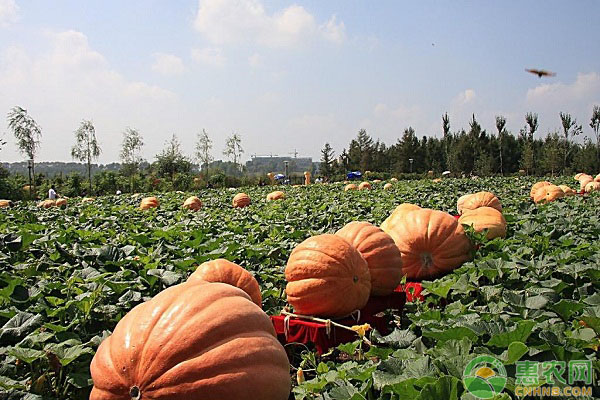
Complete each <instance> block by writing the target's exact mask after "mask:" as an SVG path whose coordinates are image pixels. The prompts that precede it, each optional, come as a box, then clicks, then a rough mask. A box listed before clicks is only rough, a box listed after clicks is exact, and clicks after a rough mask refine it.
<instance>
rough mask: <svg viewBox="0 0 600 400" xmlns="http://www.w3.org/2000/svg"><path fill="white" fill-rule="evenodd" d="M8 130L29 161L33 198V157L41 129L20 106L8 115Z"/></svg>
mask: <svg viewBox="0 0 600 400" xmlns="http://www.w3.org/2000/svg"><path fill="white" fill-rule="evenodd" d="M8 128H9V129H10V130H11V131H12V132H13V134H14V135H15V138H16V139H17V147H18V148H19V150H20V151H21V154H23V155H24V156H26V157H27V158H28V159H29V160H31V176H32V177H33V182H32V183H33V187H32V191H31V194H32V196H33V197H35V156H36V153H37V151H38V149H39V147H40V138H41V137H42V128H40V126H39V125H38V124H37V122H35V120H34V119H33V118H32V117H31V116H30V115H29V114H28V113H27V110H25V109H24V108H23V107H20V106H15V107H13V108H12V110H11V111H10V112H9V113H8ZM30 179H31V177H30Z"/></svg>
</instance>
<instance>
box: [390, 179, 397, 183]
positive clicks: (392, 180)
mask: <svg viewBox="0 0 600 400" xmlns="http://www.w3.org/2000/svg"><path fill="white" fill-rule="evenodd" d="M390 182H398V178H390Z"/></svg>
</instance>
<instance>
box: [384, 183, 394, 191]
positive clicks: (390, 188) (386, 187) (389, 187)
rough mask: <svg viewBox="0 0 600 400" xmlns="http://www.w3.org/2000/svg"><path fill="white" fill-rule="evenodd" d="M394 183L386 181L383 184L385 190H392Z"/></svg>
mask: <svg viewBox="0 0 600 400" xmlns="http://www.w3.org/2000/svg"><path fill="white" fill-rule="evenodd" d="M392 188H393V185H392V184H391V183H386V184H385V185H383V190H392Z"/></svg>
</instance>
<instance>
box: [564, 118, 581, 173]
mask: <svg viewBox="0 0 600 400" xmlns="http://www.w3.org/2000/svg"><path fill="white" fill-rule="evenodd" d="M559 115H560V122H561V125H562V128H563V145H564V150H563V172H565V171H566V170H567V163H568V158H569V155H570V153H571V142H570V139H572V138H573V137H574V136H578V135H579V134H580V133H581V132H582V131H583V129H582V127H581V125H577V120H576V119H575V118H572V117H571V114H569V113H563V112H561V113H560V114H559Z"/></svg>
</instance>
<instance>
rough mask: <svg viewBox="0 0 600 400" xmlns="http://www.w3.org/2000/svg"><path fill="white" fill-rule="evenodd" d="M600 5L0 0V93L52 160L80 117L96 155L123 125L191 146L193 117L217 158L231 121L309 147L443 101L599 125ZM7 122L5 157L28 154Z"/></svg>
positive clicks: (427, 128)
mask: <svg viewBox="0 0 600 400" xmlns="http://www.w3.org/2000/svg"><path fill="white" fill-rule="evenodd" d="M374 4H376V7H374V6H373V5H374ZM598 15H600V2H598V1H577V2H568V1H561V2H559V1H544V2H540V1H535V2H534V1H501V2H490V1H444V2H442V1H419V2H400V1H378V2H376V3H373V2H367V1H327V2H324V1H305V2H298V3H292V2H288V1H269V2H266V1H261V0H201V1H197V0H189V1H183V0H181V1H176V2H175V1H61V0H56V1H25V0H0V93H1V95H0V111H1V112H2V113H7V112H8V111H9V110H10V108H11V107H13V106H14V105H21V106H23V107H24V108H26V109H28V110H29V112H30V113H31V115H32V116H33V117H34V118H35V119H36V120H37V121H38V123H39V124H40V125H41V126H42V128H43V137H42V146H41V149H40V154H39V159H40V160H45V161H52V160H63V161H67V160H70V155H69V154H70V146H71V145H72V143H73V140H74V139H73V131H74V130H75V129H76V128H77V126H78V124H79V122H80V121H81V120H82V119H91V120H92V121H93V122H94V124H95V126H96V131H97V135H98V139H99V141H100V143H101V146H102V149H103V153H102V155H101V157H100V161H101V162H111V161H117V160H118V152H119V147H120V142H121V135H122V132H123V130H124V129H125V128H126V127H135V128H137V129H139V130H140V132H141V133H142V135H143V136H144V138H145V142H146V146H145V149H144V155H145V157H146V158H147V159H149V160H152V159H153V158H154V155H155V154H156V153H157V152H159V151H160V150H161V149H162V148H163V147H164V143H165V141H166V140H167V139H168V138H169V137H170V136H171V135H172V134H173V133H175V134H177V136H178V137H179V138H180V140H181V142H182V144H183V147H184V151H185V152H186V154H187V155H189V156H193V152H194V144H195V141H196V134H197V133H198V132H200V131H201V130H202V129H203V128H204V129H206V130H207V132H208V133H209V136H210V137H211V138H212V139H213V142H214V148H213V155H214V157H215V158H216V159H220V158H223V156H222V154H221V153H222V150H223V147H224V143H225V140H226V137H227V136H228V135H230V134H231V132H233V131H235V132H237V133H239V134H240V135H241V137H242V140H243V148H244V149H245V154H244V158H245V159H246V158H249V157H250V155H251V154H270V153H272V154H279V155H285V154H288V153H290V152H293V151H294V149H296V150H297V151H298V152H299V154H300V155H306V156H312V157H314V158H318V157H319V150H320V149H321V148H322V147H323V144H324V143H325V142H326V141H328V142H330V143H331V145H332V146H333V147H334V149H335V150H336V153H337V154H339V153H340V152H341V150H342V148H343V147H345V146H347V144H348V142H349V141H350V139H351V138H353V137H354V136H356V133H357V132H358V130H359V129H361V128H365V129H367V131H368V132H369V133H370V134H371V135H372V136H373V137H374V138H378V139H380V140H382V141H383V142H385V143H387V144H388V145H389V144H392V143H394V142H395V141H396V140H397V138H398V137H400V136H401V134H402V131H403V130H404V129H405V128H406V127H408V126H412V127H414V128H415V129H416V131H417V134H418V135H420V136H421V135H436V136H439V135H440V131H441V128H440V126H441V122H440V120H441V115H442V114H443V113H444V112H448V113H449V115H450V119H451V126H452V128H453V129H454V130H456V129H459V128H461V127H465V128H466V127H467V126H468V121H469V120H470V118H471V115H472V113H475V115H476V117H477V119H478V120H479V121H480V123H481V124H482V125H483V126H484V128H486V129H487V130H488V131H494V116H495V115H499V114H502V115H504V116H505V117H506V118H507V121H508V123H507V125H508V128H509V129H510V130H511V131H512V132H513V133H515V134H516V133H518V131H519V129H520V128H521V127H522V126H523V125H524V115H525V113H526V112H528V111H533V112H537V113H538V114H539V116H540V133H539V134H540V135H541V136H544V135H545V134H546V133H547V132H548V131H549V130H554V129H558V128H559V126H560V120H559V117H558V113H559V112H560V111H566V112H570V113H571V114H572V115H573V116H574V117H576V118H577V121H578V122H579V123H581V124H583V126H584V132H585V134H586V135H589V136H591V135H592V132H591V130H590V128H589V126H588V123H589V119H590V116H591V109H592V106H593V105H594V104H600V46H599V43H600V41H599V39H598V38H600V24H599V23H598V18H597V17H598ZM528 67H535V68H545V69H549V70H551V71H555V72H557V76H556V77H553V78H544V79H539V78H537V77H536V76H534V75H531V74H528V73H526V72H525V71H524V69H525V68H528ZM6 132H7V129H6V127H5V125H4V127H2V125H0V135H3V134H4V135H5V136H4V138H5V139H6V140H8V142H9V145H8V146H6V147H5V148H4V149H3V150H2V151H1V152H0V160H2V161H16V160H21V159H22V158H23V157H22V156H21V155H20V154H19V153H18V151H17V150H16V148H15V146H14V143H13V142H14V140H13V138H12V136H10V134H8V133H6Z"/></svg>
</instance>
